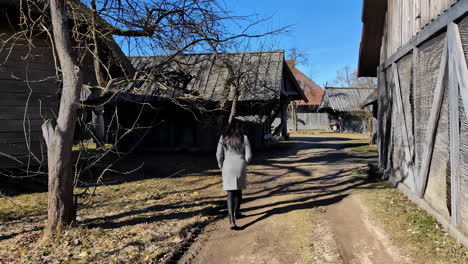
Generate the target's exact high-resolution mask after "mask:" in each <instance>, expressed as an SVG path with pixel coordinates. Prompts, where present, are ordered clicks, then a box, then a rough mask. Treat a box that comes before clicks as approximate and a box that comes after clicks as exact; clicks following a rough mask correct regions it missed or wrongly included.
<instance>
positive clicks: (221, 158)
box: [216, 136, 224, 169]
mask: <svg viewBox="0 0 468 264" xmlns="http://www.w3.org/2000/svg"><path fill="white" fill-rule="evenodd" d="M216 159H217V160H218V167H219V168H220V169H222V168H223V162H224V148H223V136H221V137H220V138H219V141H218V148H217V150H216Z"/></svg>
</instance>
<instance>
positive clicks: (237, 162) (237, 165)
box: [216, 136, 252, 191]
mask: <svg viewBox="0 0 468 264" xmlns="http://www.w3.org/2000/svg"><path fill="white" fill-rule="evenodd" d="M216 158H217V159H218V166H219V168H220V169H221V170H222V174H223V189H224V190H225V191H233V190H241V189H245V188H246V187H247V179H246V178H247V165H248V164H249V162H250V160H251V159H252V151H251V150H250V143H249V139H248V138H247V136H244V151H243V153H238V152H236V151H232V150H230V149H227V148H226V147H225V146H224V144H223V137H222V136H221V138H220V139H219V142H218V149H217V151H216Z"/></svg>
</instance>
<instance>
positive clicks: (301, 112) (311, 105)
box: [286, 60, 329, 130]
mask: <svg viewBox="0 0 468 264" xmlns="http://www.w3.org/2000/svg"><path fill="white" fill-rule="evenodd" d="M286 62H287V63H288V66H289V68H290V69H291V71H292V73H293V74H294V77H295V78H296V80H297V82H298V83H299V85H300V86H301V89H302V90H303V91H304V94H305V96H306V97H307V100H308V102H306V101H303V100H300V101H296V102H295V109H290V121H291V122H290V124H291V125H289V127H293V126H296V127H297V129H298V130H313V129H327V128H328V123H329V120H328V115H327V114H326V113H320V112H318V108H319V105H320V102H321V101H322V97H323V92H324V90H323V88H322V87H320V85H318V84H317V83H316V82H314V81H313V80H312V79H310V78H309V77H307V75H305V74H304V73H303V72H301V71H300V70H299V69H298V68H296V63H295V61H294V60H288V61H286ZM291 110H293V111H291ZM294 114H295V115H296V116H295V117H294V116H293V115H294Z"/></svg>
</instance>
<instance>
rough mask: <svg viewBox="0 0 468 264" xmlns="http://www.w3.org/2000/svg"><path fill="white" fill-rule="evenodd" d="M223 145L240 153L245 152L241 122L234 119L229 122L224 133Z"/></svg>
mask: <svg viewBox="0 0 468 264" xmlns="http://www.w3.org/2000/svg"><path fill="white" fill-rule="evenodd" d="M223 145H224V146H225V147H226V148H227V149H229V150H234V151H236V152H239V153H243V152H244V137H243V135H242V126H241V122H239V121H238V120H236V119H234V120H232V121H231V123H230V124H228V126H227V127H226V130H225V131H224V134H223Z"/></svg>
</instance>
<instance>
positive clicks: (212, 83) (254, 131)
mask: <svg viewBox="0 0 468 264" xmlns="http://www.w3.org/2000/svg"><path fill="white" fill-rule="evenodd" d="M165 59H166V57H130V61H131V63H132V64H133V65H134V67H135V69H136V70H137V71H138V72H139V74H140V75H141V77H140V78H138V79H140V80H143V81H137V82H128V83H123V84H121V85H119V86H118V87H117V88H116V89H117V90H118V91H119V93H118V95H117V96H116V97H115V100H114V102H115V103H114V105H113V106H109V107H114V108H115V109H117V111H116V112H118V113H119V118H118V120H119V123H118V124H116V123H115V122H114V123H112V121H113V119H112V118H110V117H107V118H106V122H107V126H108V127H109V130H110V131H114V133H115V134H120V135H121V134H122V131H124V132H123V133H127V132H126V131H131V132H130V133H127V134H126V136H125V137H124V138H122V140H120V142H119V144H118V146H119V150H123V151H127V150H129V149H132V148H134V147H135V146H138V147H137V149H138V150H140V151H178V150H189V151H212V150H213V149H215V147H216V144H217V142H218V139H219V136H220V134H221V132H222V129H223V127H224V126H225V124H226V121H227V119H228V117H229V116H230V115H231V114H232V109H233V108H234V109H235V116H236V117H237V118H238V119H240V120H242V121H244V123H245V127H246V131H245V132H246V133H247V134H248V136H249V139H250V141H251V144H252V145H253V146H254V147H256V148H259V147H262V146H263V145H264V143H265V139H264V137H265V135H267V134H271V133H272V131H271V125H272V121H273V120H274V119H275V117H277V116H280V117H281V120H282V122H281V124H280V126H279V127H277V131H282V132H283V133H286V131H287V106H288V104H289V102H290V101H291V100H307V98H306V97H305V96H304V94H303V92H302V90H301V88H300V87H299V85H298V83H297V81H296V79H295V78H294V76H293V74H292V73H291V70H290V69H289V67H288V66H287V64H286V62H285V60H284V51H265V52H246V53H223V54H187V55H179V56H177V57H176V58H175V59H173V60H171V61H170V62H166V61H165ZM233 104H235V106H234V107H233ZM106 112H115V111H114V110H109V111H106ZM138 113H140V117H139V118H138V120H137V115H138ZM114 120H115V119H114ZM119 131H120V132H119ZM117 137H118V138H120V137H119V136H117Z"/></svg>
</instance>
